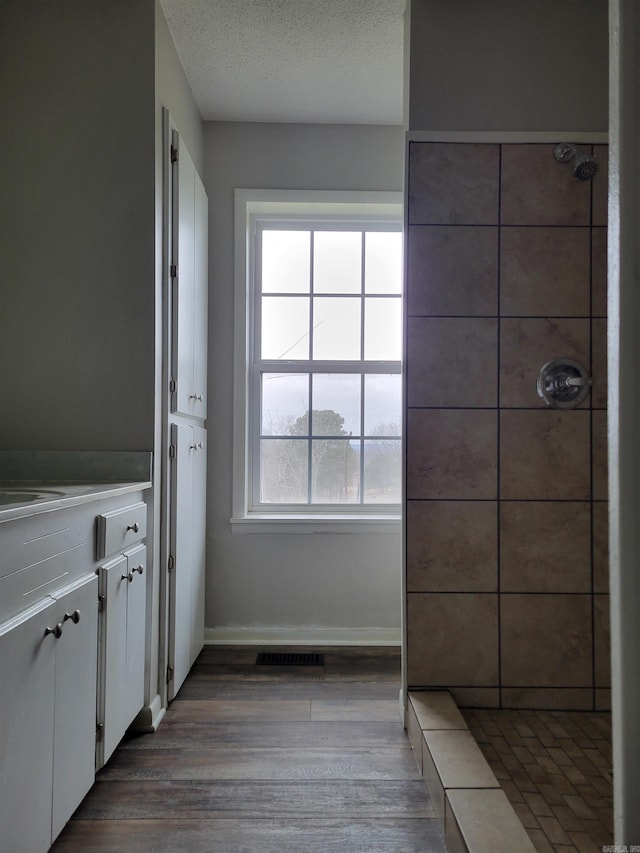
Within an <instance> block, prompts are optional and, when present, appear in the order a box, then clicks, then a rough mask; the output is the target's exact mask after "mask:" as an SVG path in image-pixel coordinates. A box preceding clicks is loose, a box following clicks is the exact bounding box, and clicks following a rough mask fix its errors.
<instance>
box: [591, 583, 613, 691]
mask: <svg viewBox="0 0 640 853" xmlns="http://www.w3.org/2000/svg"><path fill="white" fill-rule="evenodd" d="M593 630H594V632H595V644H594V645H595V685H596V687H610V686H611V641H610V631H609V596H608V595H594V596H593Z"/></svg>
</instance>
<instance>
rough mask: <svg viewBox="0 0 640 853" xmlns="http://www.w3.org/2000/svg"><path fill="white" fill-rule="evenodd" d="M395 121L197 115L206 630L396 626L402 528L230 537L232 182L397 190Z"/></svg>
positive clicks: (399, 159) (399, 137) (399, 154)
mask: <svg viewBox="0 0 640 853" xmlns="http://www.w3.org/2000/svg"><path fill="white" fill-rule="evenodd" d="M403 150H404V148H403V133H402V129H401V128H397V127H362V126H346V125H341V126H330V125H322V126H313V125H286V124H270V125H266V124H226V123H211V122H210V123H206V124H205V163H206V168H205V186H206V189H207V193H208V195H209V223H210V254H209V275H210V297H209V306H210V309H209V310H210V314H209V322H210V327H209V400H210V401H212V402H211V404H210V407H209V419H208V429H209V436H210V438H209V492H208V541H207V549H208V551H207V610H206V620H205V621H206V625H207V627H208V628H209V629H212V628H220V627H244V628H259V627H261V626H262V627H264V626H266V627H275V626H293V627H294V628H298V629H304V628H305V627H306V626H309V625H315V626H321V627H325V628H348V627H350V628H367V627H369V628H370V627H375V628H386V629H391V630H396V631H399V628H400V535H399V533H398V534H395V533H394V534H371V533H368V534H357V535H356V534H342V535H328V534H321V535H318V534H316V535H291V534H289V535H277V534H269V535H253V534H252V535H232V534H231V529H230V524H229V519H230V517H231V513H232V510H231V495H232V470H231V453H230V449H231V446H232V441H233V432H232V428H233V424H232V410H233V371H232V369H231V365H232V357H233V304H234V302H233V298H234V268H233V253H234V244H233V239H234V234H233V216H234V206H233V205H234V199H233V190H234V188H236V187H241V188H263V189H264V188H270V189H321V190H325V189H335V190H348V189H353V190H396V191H398V190H401V189H402V181H403V177H402V170H403Z"/></svg>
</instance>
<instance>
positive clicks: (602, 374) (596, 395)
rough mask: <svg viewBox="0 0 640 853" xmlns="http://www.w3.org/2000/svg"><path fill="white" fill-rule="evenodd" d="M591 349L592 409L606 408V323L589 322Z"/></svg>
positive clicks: (601, 319) (601, 321)
mask: <svg viewBox="0 0 640 853" xmlns="http://www.w3.org/2000/svg"><path fill="white" fill-rule="evenodd" d="M591 349H592V369H591V375H592V378H593V386H592V389H591V397H592V406H593V408H594V409H606V408H607V321H606V320H605V319H604V318H598V319H595V320H592V321H591Z"/></svg>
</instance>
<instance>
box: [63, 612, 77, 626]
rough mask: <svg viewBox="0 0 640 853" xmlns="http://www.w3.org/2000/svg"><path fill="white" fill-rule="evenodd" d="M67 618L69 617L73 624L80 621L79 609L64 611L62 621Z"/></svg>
mask: <svg viewBox="0 0 640 853" xmlns="http://www.w3.org/2000/svg"><path fill="white" fill-rule="evenodd" d="M67 619H71V621H72V622H73V624H74V625H77V624H78V622H79V621H80V611H79V610H74V611H73V613H65V614H64V619H63V620H62V621H63V622H66V621H67Z"/></svg>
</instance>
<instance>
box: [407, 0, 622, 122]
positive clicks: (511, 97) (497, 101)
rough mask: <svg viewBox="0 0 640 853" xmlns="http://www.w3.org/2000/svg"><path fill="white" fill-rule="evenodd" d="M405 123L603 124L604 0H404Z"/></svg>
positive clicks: (604, 93)
mask: <svg viewBox="0 0 640 853" xmlns="http://www.w3.org/2000/svg"><path fill="white" fill-rule="evenodd" d="M410 14H411V71H410V91H409V116H410V118H409V128H410V129H415V130H443V131H452V130H482V131H486V130H502V131H505V130H532V131H535V130H555V131H560V130H568V131H579V130H583V131H606V130H607V120H608V119H607V98H608V88H607V2H606V0H536V2H534V3H532V2H528V0H411V11H410Z"/></svg>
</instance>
